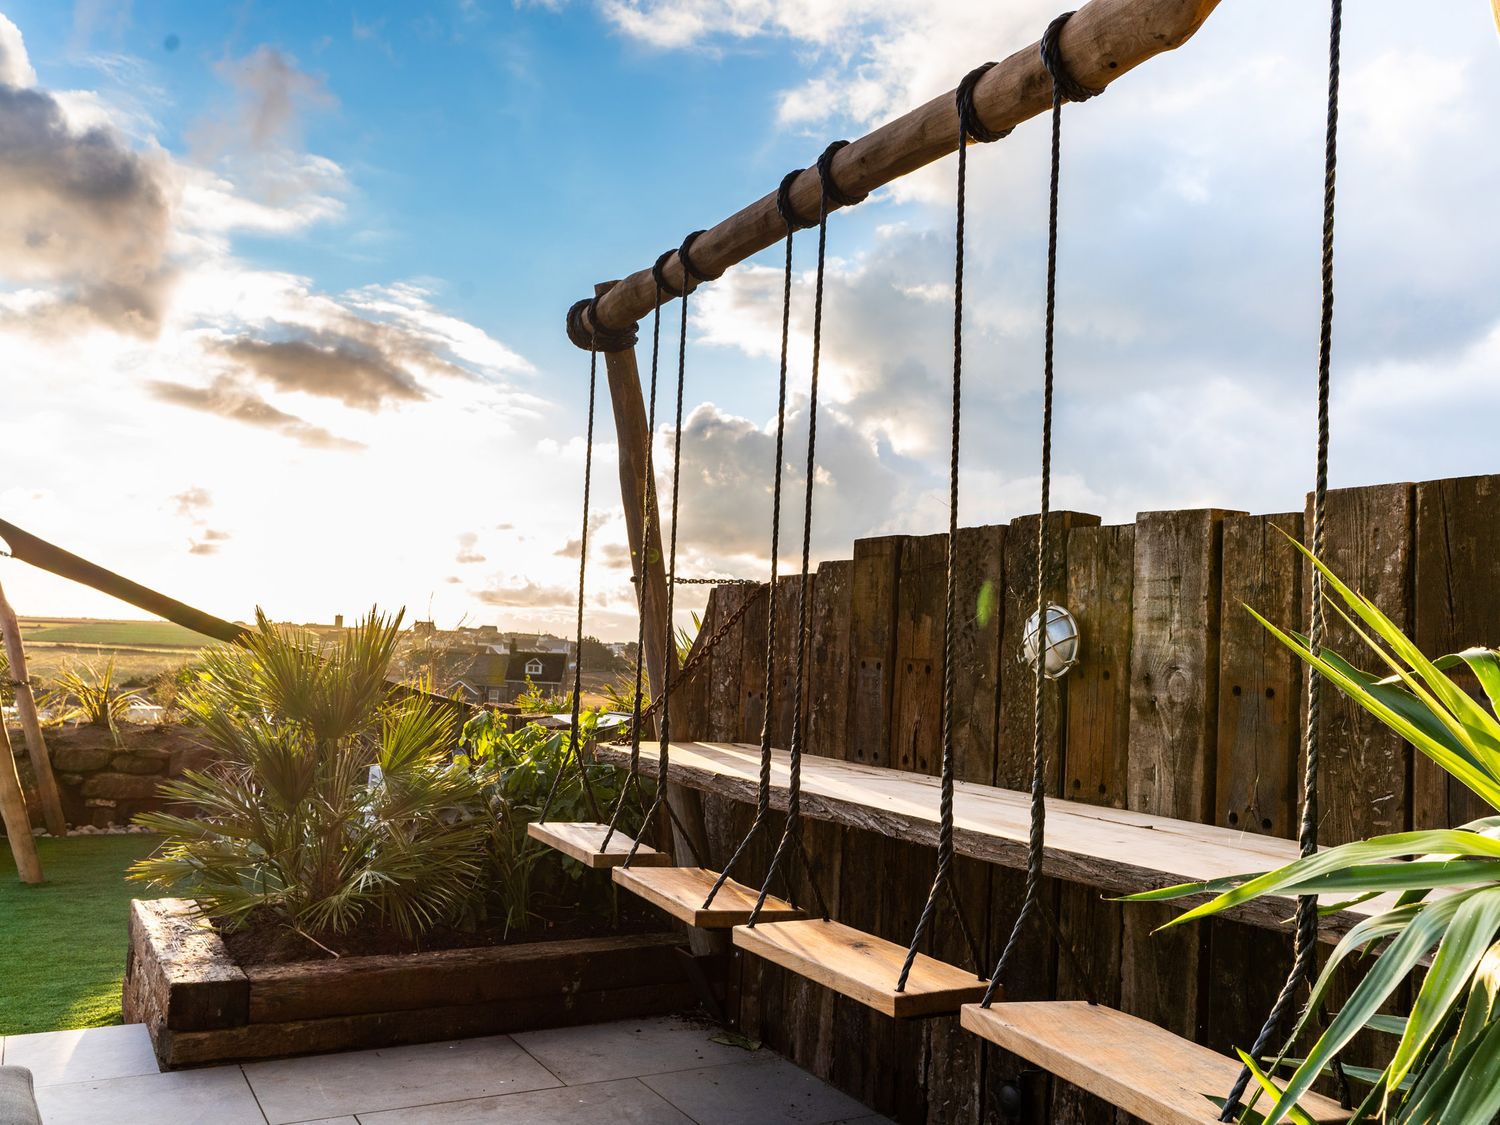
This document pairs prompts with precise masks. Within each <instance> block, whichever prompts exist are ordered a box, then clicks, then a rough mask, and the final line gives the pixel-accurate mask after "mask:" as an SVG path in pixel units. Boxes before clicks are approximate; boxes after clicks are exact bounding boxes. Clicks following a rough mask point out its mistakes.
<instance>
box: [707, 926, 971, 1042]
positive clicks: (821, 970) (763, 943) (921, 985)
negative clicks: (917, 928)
mask: <svg viewBox="0 0 1500 1125" xmlns="http://www.w3.org/2000/svg"><path fill="white" fill-rule="evenodd" d="M762 917H764V915H762ZM734 944H735V945H737V946H739V947H740V948H741V949H743V950H745V951H746V952H748V953H754V954H755V955H756V956H758V957H764V958H765V959H766V960H767V961H770V962H772V963H774V964H777V965H780V966H781V967H782V968H784V969H790V970H791V971H792V972H794V973H796V974H797V975H798V976H802V977H806V978H807V979H808V980H811V981H815V982H817V983H818V984H821V985H823V986H824V987H825V988H831V989H833V990H834V991H835V992H838V993H842V994H843V995H845V996H847V997H849V998H850V999H851V1000H858V1001H859V1002H860V1003H861V1004H863V1005H865V1006H866V1007H868V1008H874V1009H875V1010H876V1011H877V1012H881V1013H883V1014H885V1015H887V1016H894V1017H896V1018H898V1019H908V1018H913V1017H917V1016H938V1015H944V1014H947V1013H951V1012H956V1011H958V1009H959V1007H960V1006H962V1005H963V1004H966V1003H969V1002H971V1001H977V1000H979V999H980V998H981V997H982V996H983V995H984V989H985V982H984V981H983V980H980V979H979V978H977V977H976V976H975V975H974V974H973V973H970V972H966V971H964V970H963V969H960V968H957V967H956V966H953V965H949V964H946V963H944V962H942V961H938V960H935V959H933V958H931V957H928V956H927V955H926V954H922V953H919V954H917V959H916V961H915V962H914V963H913V964H912V969H911V976H910V977H908V978H907V981H906V988H905V989H904V990H903V991H901V992H897V991H896V981H897V979H898V978H899V977H900V975H901V965H902V963H903V962H904V961H905V960H906V947H905V946H901V945H897V944H896V943H895V942H893V941H886V940H885V939H884V938H878V937H876V936H875V935H873V934H867V933H862V932H861V931H859V930H856V929H854V928H852V927H850V926H845V925H843V924H842V923H840V922H832V921H829V920H827V919H824V918H809V919H806V920H804V921H801V922H772V923H769V924H768V923H763V922H761V921H759V920H757V921H756V924H755V927H754V928H753V929H752V928H751V927H749V926H736V927H735V928H734Z"/></svg>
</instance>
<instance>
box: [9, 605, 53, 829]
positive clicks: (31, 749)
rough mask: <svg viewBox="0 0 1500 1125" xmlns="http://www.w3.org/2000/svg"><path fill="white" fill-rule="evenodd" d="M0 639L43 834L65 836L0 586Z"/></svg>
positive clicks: (22, 654)
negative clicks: (43, 824) (44, 826)
mask: <svg viewBox="0 0 1500 1125" xmlns="http://www.w3.org/2000/svg"><path fill="white" fill-rule="evenodd" d="M0 636H3V638H4V641H5V655H6V657H7V658H8V659H9V660H10V678H11V681H12V682H13V683H14V684H15V689H16V711H17V712H19V713H20V716H21V729H22V730H23V731H25V732H26V752H27V754H28V755H30V757H31V768H32V770H33V772H35V773H36V788H37V793H38V794H39V795H40V796H41V800H42V819H43V820H44V821H45V822H46V824H47V831H48V832H50V833H52V835H54V836H66V835H67V834H68V822H67V820H65V819H64V818H63V807H62V795H61V794H60V793H58V791H57V778H55V777H53V776H52V758H51V756H50V755H49V754H48V753H47V740H46V739H45V738H43V737H42V723H41V719H40V718H38V716H37V713H36V695H35V693H33V692H32V690H31V679H30V677H29V676H28V675H27V672H26V648H25V646H24V645H22V644H21V625H20V622H18V621H17V620H16V612H15V610H13V609H11V607H10V602H9V601H7V600H6V598H5V588H4V587H3V586H0Z"/></svg>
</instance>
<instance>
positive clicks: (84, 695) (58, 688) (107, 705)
mask: <svg viewBox="0 0 1500 1125" xmlns="http://www.w3.org/2000/svg"><path fill="white" fill-rule="evenodd" d="M139 698H140V695H139V693H138V692H134V691H119V690H117V689H116V688H115V662H114V660H113V659H111V660H108V661H106V662H105V664H104V667H103V668H96V667H94V666H93V665H88V664H86V665H84V666H83V670H82V671H80V670H79V669H77V668H68V669H66V670H65V671H64V672H62V674H61V675H59V676H58V677H57V682H56V683H55V684H54V685H53V688H52V690H51V691H50V692H48V693H47V695H46V696H45V697H44V698H43V700H42V707H43V709H45V710H47V711H49V712H51V715H52V718H53V719H55V720H56V721H58V722H67V721H69V720H70V719H77V720H78V721H79V722H81V723H84V724H86V725H88V726H95V727H105V728H107V729H108V730H109V731H110V732H111V733H118V722H119V719H120V717H121V716H122V715H124V714H125V712H126V711H128V710H129V709H130V705H131V704H132V703H134V702H135V701H136V700H137V699H139Z"/></svg>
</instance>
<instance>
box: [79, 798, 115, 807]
mask: <svg viewBox="0 0 1500 1125" xmlns="http://www.w3.org/2000/svg"><path fill="white" fill-rule="evenodd" d="M119 804H120V802H118V801H111V800H110V799H109V798H108V797H90V798H89V799H88V800H86V801H84V802H83V807H84V808H86V809H113V808H117V807H119Z"/></svg>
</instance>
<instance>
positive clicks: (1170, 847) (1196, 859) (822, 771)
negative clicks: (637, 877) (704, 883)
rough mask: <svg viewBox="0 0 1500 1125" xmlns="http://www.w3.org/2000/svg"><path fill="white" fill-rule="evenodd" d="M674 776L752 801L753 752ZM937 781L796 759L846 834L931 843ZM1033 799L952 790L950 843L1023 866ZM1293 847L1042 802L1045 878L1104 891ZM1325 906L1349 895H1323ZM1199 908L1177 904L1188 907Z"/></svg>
mask: <svg viewBox="0 0 1500 1125" xmlns="http://www.w3.org/2000/svg"><path fill="white" fill-rule="evenodd" d="M594 752H595V755H596V756H597V757H598V759H599V760H600V761H604V762H611V763H613V764H615V765H625V764H628V762H629V760H630V751H629V748H628V747H621V746H597V747H595V751H594ZM656 755H657V749H656V747H655V746H649V747H648V746H642V747H641V769H642V770H643V771H645V772H646V773H648V774H649V773H651V772H652V771H653V770H655V768H656V766H655V761H656ZM789 767H790V762H789V759H788V756H787V754H786V752H785V751H784V750H775V751H772V761H771V804H772V806H773V807H774V808H777V809H785V808H786V804H787V792H788V789H787V786H788V781H789V778H790V770H789ZM668 773H669V776H670V778H671V779H672V780H673V781H675V782H679V783H681V784H683V785H687V786H690V787H692V788H694V789H702V790H705V791H707V792H710V793H717V794H719V795H720V796H724V797H729V798H731V799H732V800H737V801H744V802H747V803H754V801H755V800H756V796H757V790H758V786H759V781H760V748H759V747H758V746H751V745H740V744H738V743H726V742H674V743H673V744H672V746H671V750H670V754H669V767H668ZM939 786H940V782H939V779H938V778H936V777H930V776H928V775H927V774H918V773H907V772H906V771H904V770H894V769H885V768H882V767H880V766H866V765H859V764H856V763H854V762H842V761H836V760H834V759H832V758H820V757H815V756H813V755H807V756H805V757H804V758H803V759H802V812H803V814H804V815H806V816H809V817H812V818H813V819H815V820H826V821H829V822H831V823H834V824H842V825H845V826H846V827H849V828H860V829H863V830H865V831H868V832H875V833H878V834H879V835H882V836H887V837H890V838H892V839H896V840H905V841H908V842H910V843H914V844H922V845H925V846H927V847H935V846H936V844H937V834H938V800H939ZM1030 800H1031V798H1030V796H1029V794H1026V793H1020V792H1015V791H1013V790H1010V789H997V788H994V787H992V786H989V785H976V784H973V783H971V782H965V781H960V782H958V783H957V787H956V793H955V796H954V834H953V839H954V847H955V848H956V850H957V851H958V853H959V854H960V855H966V856H970V857H972V858H974V859H979V860H983V861H985V862H986V863H994V864H997V865H999V866H1002V867H1012V868H1024V867H1025V866H1026V842H1027V838H1028V835H1029V831H1030V811H1031V810H1030ZM1297 854H1298V853H1297V843H1296V841H1295V840H1283V839H1281V838H1280V837H1275V836H1260V835H1257V834H1255V833H1250V832H1238V831H1235V830H1233V829H1229V828H1219V827H1217V826H1215V825H1212V824H1197V823H1194V822H1192V821H1186V820H1173V819H1172V818H1170V817H1164V816H1152V815H1150V814H1148V813H1140V812H1133V811H1131V810H1129V809H1115V808H1107V807H1103V806H1098V805H1086V804H1082V803H1080V802H1077V801H1064V800H1059V799H1055V798H1049V799H1048V801H1047V846H1046V854H1045V857H1044V860H1043V870H1044V871H1045V872H1046V874H1047V875H1048V876H1050V877H1052V878H1056V879H1062V880H1065V881H1066V882H1070V883H1080V884H1082V885H1084V886H1087V887H1094V888H1097V889H1098V890H1100V891H1103V892H1105V893H1107V894H1116V895H1118V894H1130V893H1133V892H1136V891H1145V890H1154V889H1156V888H1158V887H1169V886H1174V885H1176V884H1178V883H1192V882H1199V881H1202V880H1207V879H1221V878H1224V877H1226V876H1231V875H1243V874H1247V873H1250V872H1256V871H1268V870H1270V869H1272V868H1274V867H1280V866H1281V865H1282V864H1284V863H1290V862H1291V861H1292V860H1294V859H1296V858H1297ZM1324 897H1325V902H1327V903H1332V902H1336V901H1339V900H1340V899H1343V898H1347V897H1348V896H1346V895H1328V896H1324ZM1194 901H1201V899H1199V900H1191V899H1188V900H1183V903H1184V907H1186V905H1190V904H1192V903H1193V902H1194ZM1394 901H1395V899H1394V896H1393V895H1382V896H1380V897H1379V898H1376V899H1371V900H1370V901H1369V902H1363V903H1359V904H1357V905H1355V906H1352V907H1348V908H1345V909H1343V910H1340V911H1338V912H1337V913H1334V914H1330V915H1328V916H1326V917H1324V918H1323V920H1322V926H1323V929H1322V937H1323V938H1324V939H1325V940H1327V941H1336V940H1337V939H1338V938H1339V937H1341V936H1342V935H1343V934H1345V933H1347V932H1348V930H1349V928H1350V927H1351V926H1353V925H1355V924H1356V923H1358V922H1361V921H1363V920H1364V919H1365V918H1367V917H1369V916H1370V915H1372V914H1378V913H1380V912H1381V911H1383V910H1388V909H1390V907H1391V906H1392V905H1393V904H1394ZM1292 903H1293V900H1292V899H1290V898H1283V897H1280V896H1270V897H1267V898H1263V899H1257V900H1255V901H1254V902H1250V903H1246V904H1245V905H1244V906H1241V907H1238V908H1236V909H1235V910H1233V911H1231V912H1229V913H1227V914H1226V917H1229V918H1233V919H1235V920H1237V921H1242V922H1247V923H1249V924H1251V925H1254V926H1261V927H1264V928H1266V929H1273V930H1279V931H1281V932H1283V933H1288V934H1290V930H1289V928H1288V922H1289V920H1290V918H1291V914H1292Z"/></svg>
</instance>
